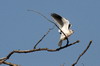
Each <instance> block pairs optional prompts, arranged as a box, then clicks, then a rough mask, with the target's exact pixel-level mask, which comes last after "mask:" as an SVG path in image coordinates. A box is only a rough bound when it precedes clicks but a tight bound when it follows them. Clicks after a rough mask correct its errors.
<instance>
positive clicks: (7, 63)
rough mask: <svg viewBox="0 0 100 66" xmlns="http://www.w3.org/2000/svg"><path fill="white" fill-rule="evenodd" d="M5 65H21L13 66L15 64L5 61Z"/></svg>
mask: <svg viewBox="0 0 100 66" xmlns="http://www.w3.org/2000/svg"><path fill="white" fill-rule="evenodd" d="M3 63H4V64H6V65H9V66H19V65H17V64H13V63H10V62H6V61H4V62H3Z"/></svg>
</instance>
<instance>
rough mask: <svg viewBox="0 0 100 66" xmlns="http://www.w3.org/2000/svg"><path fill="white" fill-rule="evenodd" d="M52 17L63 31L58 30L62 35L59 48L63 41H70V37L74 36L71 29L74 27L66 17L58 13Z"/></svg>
mask: <svg viewBox="0 0 100 66" xmlns="http://www.w3.org/2000/svg"><path fill="white" fill-rule="evenodd" d="M51 16H52V18H53V19H54V21H55V23H56V24H57V26H58V27H59V28H60V29H61V30H58V31H59V32H60V35H61V36H60V40H59V43H58V46H60V47H61V46H62V41H63V40H66V39H68V37H69V36H70V35H72V34H73V32H74V31H73V30H71V29H70V28H71V26H72V25H71V24H70V23H69V21H68V20H67V19H65V18H64V17H62V16H60V15H58V14H56V13H52V14H51ZM65 35H66V36H65Z"/></svg>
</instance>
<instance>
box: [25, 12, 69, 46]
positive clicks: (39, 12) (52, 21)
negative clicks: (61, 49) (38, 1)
mask: <svg viewBox="0 0 100 66" xmlns="http://www.w3.org/2000/svg"><path fill="white" fill-rule="evenodd" d="M27 11H32V12H34V13H37V14H39V15H41V16H42V17H44V18H45V19H46V20H47V21H49V22H51V23H53V24H54V25H55V26H56V27H57V28H58V29H59V30H60V31H61V32H62V33H63V34H64V35H65V37H66V39H67V45H68V43H69V40H68V38H67V36H66V34H65V33H64V32H63V31H62V30H61V29H60V28H59V27H58V25H57V24H56V23H55V22H54V21H52V20H50V19H48V18H47V17H46V16H45V15H43V14H42V13H40V12H38V11H35V10H27Z"/></svg>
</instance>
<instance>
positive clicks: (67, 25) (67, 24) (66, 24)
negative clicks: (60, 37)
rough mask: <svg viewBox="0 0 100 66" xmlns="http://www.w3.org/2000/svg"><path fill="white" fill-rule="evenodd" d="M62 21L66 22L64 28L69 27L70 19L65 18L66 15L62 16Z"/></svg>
mask: <svg viewBox="0 0 100 66" xmlns="http://www.w3.org/2000/svg"><path fill="white" fill-rule="evenodd" d="M62 21H63V23H64V26H63V27H64V28H65V29H69V26H70V23H69V21H68V20H67V19H65V18H64V17H63V18H62Z"/></svg>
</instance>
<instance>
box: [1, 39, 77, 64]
mask: <svg viewBox="0 0 100 66" xmlns="http://www.w3.org/2000/svg"><path fill="white" fill-rule="evenodd" d="M76 43H79V40H77V41H75V42H73V43H70V44H69V45H67V46H66V45H65V46H63V47H60V48H57V49H48V48H39V49H31V50H14V51H12V52H10V53H9V54H8V55H7V56H6V57H5V59H0V61H2V62H1V64H2V63H4V62H5V61H6V60H8V59H9V58H10V57H11V56H12V55H13V54H14V53H31V52H36V51H48V52H56V51H59V50H61V49H64V48H67V47H69V46H71V45H74V44H76Z"/></svg>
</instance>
